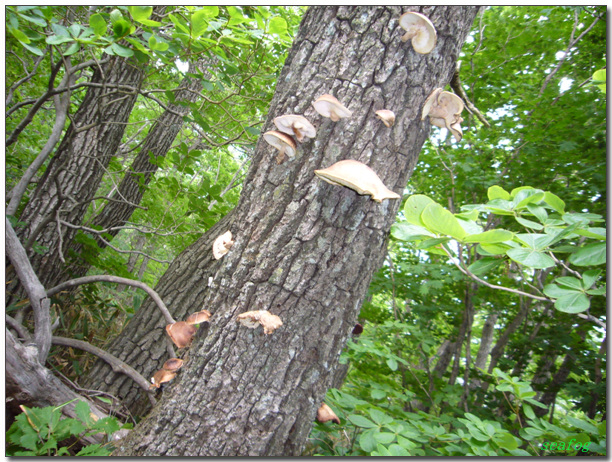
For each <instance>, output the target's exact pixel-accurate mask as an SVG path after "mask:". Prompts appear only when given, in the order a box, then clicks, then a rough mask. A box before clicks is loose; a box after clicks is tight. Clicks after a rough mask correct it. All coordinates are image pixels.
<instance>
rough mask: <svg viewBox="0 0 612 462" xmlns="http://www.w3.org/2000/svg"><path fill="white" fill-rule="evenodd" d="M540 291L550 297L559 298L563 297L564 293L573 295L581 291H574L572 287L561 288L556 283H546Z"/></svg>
mask: <svg viewBox="0 0 612 462" xmlns="http://www.w3.org/2000/svg"><path fill="white" fill-rule="evenodd" d="M542 291H543V292H544V294H545V295H546V296H548V297H550V298H559V297H565V296H566V295H575V294H577V293H582V291H576V290H573V289H563V288H561V287H559V286H558V285H557V284H546V285H545V286H544V288H543V289H542Z"/></svg>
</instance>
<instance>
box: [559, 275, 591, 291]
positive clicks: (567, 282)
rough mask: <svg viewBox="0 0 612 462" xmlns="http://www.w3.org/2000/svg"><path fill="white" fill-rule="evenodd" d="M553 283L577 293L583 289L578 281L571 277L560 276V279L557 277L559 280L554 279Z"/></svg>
mask: <svg viewBox="0 0 612 462" xmlns="http://www.w3.org/2000/svg"><path fill="white" fill-rule="evenodd" d="M555 282H556V283H557V284H559V285H562V286H564V287H568V288H570V289H574V290H578V291H582V289H584V287H583V286H582V282H581V281H580V279H577V278H575V277H572V276H562V277H559V278H557V279H555Z"/></svg>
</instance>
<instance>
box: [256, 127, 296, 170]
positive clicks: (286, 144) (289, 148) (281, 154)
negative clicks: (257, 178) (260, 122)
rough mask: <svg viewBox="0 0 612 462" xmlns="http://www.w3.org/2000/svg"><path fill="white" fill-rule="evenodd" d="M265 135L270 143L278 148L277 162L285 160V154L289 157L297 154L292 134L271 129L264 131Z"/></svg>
mask: <svg viewBox="0 0 612 462" xmlns="http://www.w3.org/2000/svg"><path fill="white" fill-rule="evenodd" d="M263 137H264V140H266V141H267V142H268V144H269V145H271V146H273V147H275V148H276V149H278V156H277V157H276V163H277V164H282V163H283V162H284V161H285V154H287V155H288V156H289V157H293V156H295V148H296V144H295V141H293V138H291V137H290V136H288V135H286V134H284V133H282V132H277V131H276V130H270V131H269V132H266V133H264V134H263Z"/></svg>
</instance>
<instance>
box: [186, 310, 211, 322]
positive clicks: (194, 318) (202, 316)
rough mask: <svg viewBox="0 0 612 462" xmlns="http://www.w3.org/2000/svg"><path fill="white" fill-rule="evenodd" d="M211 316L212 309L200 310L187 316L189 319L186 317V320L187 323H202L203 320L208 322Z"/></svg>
mask: <svg viewBox="0 0 612 462" xmlns="http://www.w3.org/2000/svg"><path fill="white" fill-rule="evenodd" d="M211 316H212V315H211V314H210V311H208V310H202V311H198V312H197V313H192V314H190V315H189V316H187V319H185V322H186V323H187V324H202V323H203V322H208V320H209V319H210V317H211Z"/></svg>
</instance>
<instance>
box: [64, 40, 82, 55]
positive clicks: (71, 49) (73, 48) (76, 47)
mask: <svg viewBox="0 0 612 462" xmlns="http://www.w3.org/2000/svg"><path fill="white" fill-rule="evenodd" d="M80 49H81V45H80V44H79V43H77V42H74V43H73V44H72V45H70V46H69V47H68V48H67V49H66V51H64V52H63V53H62V54H63V55H64V56H70V55H73V54H75V53H76V52H77V51H79V50H80Z"/></svg>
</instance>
